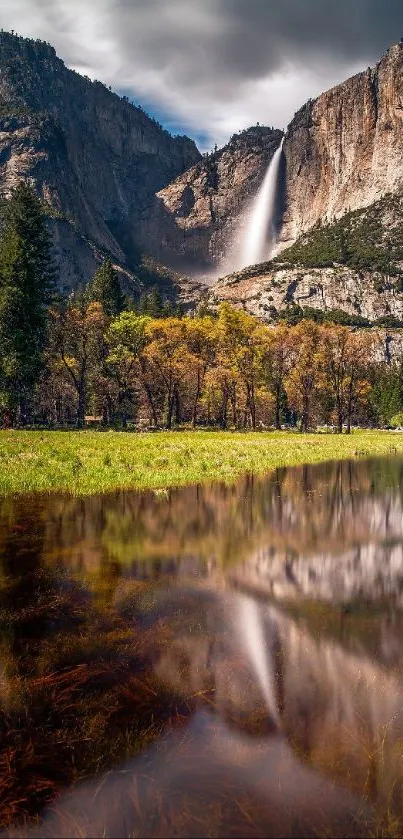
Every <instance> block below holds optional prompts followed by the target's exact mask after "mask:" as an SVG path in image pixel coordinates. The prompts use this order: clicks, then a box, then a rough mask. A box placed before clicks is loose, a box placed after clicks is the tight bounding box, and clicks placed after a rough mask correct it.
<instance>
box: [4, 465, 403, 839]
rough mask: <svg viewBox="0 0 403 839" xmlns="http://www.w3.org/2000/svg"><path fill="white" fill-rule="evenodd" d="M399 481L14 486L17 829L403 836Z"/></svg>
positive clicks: (287, 478) (10, 575) (390, 475)
mask: <svg viewBox="0 0 403 839" xmlns="http://www.w3.org/2000/svg"><path fill="white" fill-rule="evenodd" d="M402 478H403V461H402V460H399V459H397V458H394V459H384V460H375V461H373V462H358V463H339V464H338V463H336V464H330V465H329V464H326V465H322V466H317V467H309V468H304V469H288V470H285V469H284V470H279V471H278V472H276V473H274V474H273V475H271V476H269V477H267V478H266V479H257V478H253V477H252V476H247V477H245V478H244V479H243V480H242V481H240V482H239V483H238V484H237V485H235V486H232V487H226V486H224V485H212V486H208V487H205V488H200V487H191V488H186V489H181V490H174V491H170V492H169V493H167V494H163V495H158V494H153V493H144V494H136V493H127V492H125V493H116V494H114V495H110V496H106V497H94V498H88V499H72V498H67V497H61V496H54V497H46V498H45V497H40V498H38V497H37V498H19V499H14V500H9V499H8V500H6V501H3V502H2V504H1V505H0V552H1V557H2V563H1V566H0V610H1V611H0V621H1V636H0V654H1V659H0V660H1V666H0V709H1V710H0V725H1V732H2V741H1V746H0V818H1V823H2V825H3V827H4V828H5V829H6V830H7V833H8V832H10V831H11V832H14V833H15V832H17V833H18V832H19V833H21V835H25V834H26V833H27V831H29V833H30V834H31V832H32V835H38V836H40V835H47V836H51V835H55V833H63V835H66V836H67V835H71V836H93V835H94V836H95V835H100V834H103V833H104V834H105V835H107V836H114V835H117V836H120V835H125V836H130V835H137V834H140V835H144V836H168V835H169V836H187V835H192V836H205V835H211V836H243V835H244V836H248V835H253V836H268V835H271V836H281V835H293V836H309V835H311V833H312V832H313V831H315V832H316V833H317V834H319V835H323V833H324V832H326V831H327V832H328V833H330V834H331V835H341V836H342V835H361V836H367V835H373V832H374V830H375V831H377V830H381V829H382V830H386V831H389V832H390V831H391V830H392V828H393V830H395V831H396V835H399V830H400V817H401V816H402V814H403V802H402V795H403V768H402V767H403V762H402V758H403V728H402V727H403V710H402V709H403V681H402V643H401V637H402V628H403V609H402V606H403V600H402V595H403V587H402V586H403V561H402V560H403V526H402V522H403V516H402V513H403V480H402ZM105 773H106V774H105ZM91 779H94V780H91ZM66 788H67V790H70V791H65V790H66ZM100 790H102V794H101V795H100V792H99V791H100ZM52 802H53V803H52ZM50 805H51V806H50ZM49 806H50V809H49ZM44 808H45V809H44ZM385 813H388V818H389V823H388V824H386V825H385V824H384V823H383V821H382V819H383V818H384V815H385ZM374 822H375V824H374Z"/></svg>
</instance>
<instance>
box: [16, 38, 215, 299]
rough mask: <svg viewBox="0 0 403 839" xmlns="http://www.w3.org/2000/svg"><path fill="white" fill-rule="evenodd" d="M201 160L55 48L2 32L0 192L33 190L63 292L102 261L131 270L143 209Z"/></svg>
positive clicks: (189, 145) (191, 147)
mask: <svg viewBox="0 0 403 839" xmlns="http://www.w3.org/2000/svg"><path fill="white" fill-rule="evenodd" d="M200 157H201V156H200V153H199V152H198V150H197V148H196V146H195V144H194V142H193V141H192V140H189V139H188V138H187V137H172V136H171V135H170V134H169V133H168V132H166V131H164V130H163V129H162V128H161V127H160V126H159V125H158V124H157V123H156V122H155V121H154V120H152V119H151V118H150V117H148V116H147V114H145V113H144V111H142V109H141V108H138V107H135V106H134V105H132V104H130V103H129V102H128V101H126V100H124V99H122V98H120V97H119V96H117V95H115V94H114V93H112V92H111V91H109V90H108V89H107V88H106V87H105V86H104V85H102V84H101V83H99V82H91V81H90V79H88V78H85V77H83V76H81V75H79V74H78V73H75V72H73V71H72V70H69V69H67V68H66V66H65V65H64V64H63V62H62V61H61V60H60V59H59V58H58V57H57V56H56V53H55V50H54V49H53V48H52V47H51V46H49V45H48V44H46V43H43V42H41V41H31V40H26V39H24V38H19V37H17V36H14V35H10V34H8V33H5V32H2V33H0V192H1V195H2V196H3V197H7V196H8V195H9V193H10V190H11V189H12V188H13V187H14V186H15V184H16V183H17V182H18V181H19V180H20V179H21V178H24V179H30V180H32V181H33V182H34V183H35V184H36V187H37V190H38V192H39V194H40V195H41V197H42V198H43V200H44V202H45V204H46V207H47V208H48V211H49V216H50V217H51V222H50V223H51V226H52V231H53V236H54V242H55V251H56V255H57V258H58V263H59V267H60V270H61V285H62V286H64V287H66V288H68V287H71V286H72V285H77V284H78V283H80V282H82V281H83V280H87V279H88V277H89V275H90V274H91V270H93V268H94V267H95V264H96V259H97V258H99V257H100V256H101V255H102V254H103V253H108V254H109V255H111V256H112V258H114V260H116V262H118V263H120V264H121V265H122V266H128V265H130V263H131V262H132V261H133V260H132V259H131V257H132V256H133V253H134V252H135V249H136V245H137V242H136V235H135V234H136V229H137V228H138V224H139V218H140V217H141V214H142V212H144V208H145V207H146V206H147V205H148V204H149V203H150V201H152V199H153V196H154V195H155V193H156V192H157V191H158V190H159V189H161V187H163V186H165V185H166V184H167V183H169V182H170V181H172V180H173V179H174V178H175V177H176V176H177V175H179V174H180V173H181V172H183V171H184V170H186V169H188V168H189V167H190V166H192V164H194V163H196V162H197V161H198V160H199V159H200Z"/></svg>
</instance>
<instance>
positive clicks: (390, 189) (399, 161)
mask: <svg viewBox="0 0 403 839" xmlns="http://www.w3.org/2000/svg"><path fill="white" fill-rule="evenodd" d="M402 72H403V44H398V45H396V46H393V47H392V48H391V49H390V50H389V51H388V52H387V53H386V55H385V56H384V57H383V58H382V59H381V61H380V62H379V64H378V65H377V66H376V67H375V68H374V69H370V68H368V70H366V71H364V72H363V73H359V74H357V75H356V76H354V77H353V78H351V79H349V80H347V81H346V82H344V83H343V84H341V85H338V86H337V87H335V88H333V89H332V90H330V91H328V92H326V93H324V94H322V95H321V96H319V97H318V99H316V100H315V101H309V102H308V103H307V104H306V105H305V106H304V107H303V108H301V110H300V111H299V112H298V113H297V114H296V116H295V117H294V119H293V120H292V122H291V123H290V125H289V127H288V129H287V132H286V136H285V141H284V147H283V156H282V161H281V167H280V183H279V188H278V200H277V222H278V229H279V244H280V250H281V251H282V252H281V254H280V256H279V257H277V259H276V260H275V261H274V262H272V263H270V264H263V265H261V266H258V267H256V266H255V267H252V268H248V269H246V270H245V271H242V272H241V273H239V274H234V273H231V274H230V275H229V276H226V277H225V278H224V279H220V280H218V281H216V282H215V283H214V285H213V287H212V288H210V290H209V291H208V292H207V297H206V293H205V292H203V286H202V285H200V283H199V282H196V281H195V280H194V281H192V280H189V276H191V277H193V278H196V277H197V278H203V276H205V275H206V274H208V273H210V272H214V273H215V276H217V273H220V271H221V273H222V274H225V273H227V272H228V270H229V268H226V267H225V266H226V264H227V265H230V264H231V243H232V244H233V243H234V242H236V241H237V239H238V240H239V237H240V235H241V230H242V223H243V221H244V219H245V218H246V217H247V213H248V208H249V206H250V202H251V200H252V199H253V197H254V196H255V194H256V192H257V190H258V188H259V186H260V184H261V183H262V180H263V177H264V174H265V172H266V171H267V167H268V165H269V162H270V161H271V159H272V157H273V155H274V152H275V151H276V149H277V148H278V146H279V144H280V142H281V139H282V136H283V134H282V132H281V131H279V130H277V129H273V128H268V127H264V126H259V125H257V126H255V127H253V128H250V129H248V130H245V131H242V132H241V133H239V134H236V135H234V136H233V137H232V138H231V140H230V141H229V143H228V144H227V145H226V146H225V147H224V148H222V149H216V150H215V151H214V152H212V153H211V154H206V155H204V156H202V155H201V154H200V153H199V152H198V150H197V148H196V146H195V144H194V143H193V141H191V140H189V139H188V138H186V137H172V136H171V135H170V134H168V132H166V131H164V130H163V129H162V128H161V126H159V125H158V124H157V123H156V122H155V121H154V120H152V119H151V118H150V117H148V116H147V115H146V114H145V113H144V111H143V110H142V109H141V108H139V107H136V106H134V105H132V104H131V103H129V102H128V101H127V100H125V99H124V98H123V99H122V98H120V97H118V96H117V95H116V94H114V93H112V92H111V91H110V90H108V89H107V88H106V87H105V86H104V85H102V84H101V83H100V82H91V81H90V80H89V79H88V78H85V77H83V76H80V75H79V74H77V73H75V72H73V71H71V70H69V69H67V68H66V67H65V65H64V64H63V62H62V61H61V60H60V59H59V58H58V57H57V56H56V53H55V51H54V49H53V48H52V47H51V46H49V45H48V44H46V43H43V42H40V41H31V40H27V39H23V38H19V37H17V36H15V35H10V34H8V33H5V32H2V33H0V195H2V196H3V197H5V198H6V197H7V196H8V195H9V193H10V190H11V189H12V187H13V186H14V185H15V184H16V183H17V182H18V180H19V179H21V178H28V179H30V180H31V181H32V182H33V183H35V184H36V187H37V190H38V192H39V194H40V196H41V197H42V199H43V202H44V206H45V208H46V211H47V213H48V217H49V225H50V227H51V230H52V234H53V243H54V251H55V256H56V259H57V262H58V265H59V268H60V276H61V287H62V288H63V289H65V290H67V289H69V288H71V287H75V286H77V285H79V284H81V283H83V282H85V281H86V280H88V278H89V277H90V276H91V273H92V272H93V270H94V268H95V267H96V264H97V262H98V261H99V260H100V259H101V258H102V257H103V256H104V255H105V254H108V255H110V256H111V257H112V259H113V260H114V262H115V263H116V264H117V265H118V266H120V269H121V271H122V276H125V278H126V284H129V285H130V284H131V286H132V287H133V282H134V283H135V281H136V278H137V280H139V281H140V283H141V281H145V282H152V283H154V282H155V283H157V284H158V285H160V287H162V288H163V290H164V291H166V293H167V294H168V295H171V296H174V297H176V298H177V299H178V298H179V300H181V301H182V302H183V303H184V305H185V307H186V308H195V307H196V306H197V304H198V302H199V301H200V299H201V298H206V299H207V302H208V305H211V306H215V305H216V304H217V303H218V302H219V301H220V300H221V299H225V300H230V301H231V302H232V303H234V305H239V306H243V307H244V308H246V309H247V310H248V311H250V312H251V313H253V314H255V315H258V316H259V317H262V318H264V319H266V320H269V321H270V320H273V319H275V318H276V316H277V315H278V314H279V313H280V312H281V311H283V310H284V309H287V308H288V307H290V306H295V307H299V308H300V309H306V308H308V309H312V308H313V309H319V310H321V311H326V310H329V309H336V310H342V311H344V312H346V313H347V314H348V315H349V316H350V317H351V318H356V319H357V318H358V319H359V318H361V319H365V320H366V321H370V322H376V321H379V319H380V318H385V317H389V318H392V319H393V318H394V319H395V320H397V321H403V305H402V302H401V290H402V279H401V276H402V273H401V272H402V271H403V235H401V234H400V231H401V229H403V227H402V224H401V220H402V214H403V201H402V196H403V139H402V138H403V133H402V130H401V129H402V120H403V93H402V90H403V86H402ZM145 255H149V256H151V257H152V259H151V260H150V259H148V258H146V257H145ZM153 259H154V262H153ZM155 260H158V261H159V262H160V263H165V264H166V265H168V266H169V270H167V269H164V268H163V267H162V268H161V265H157V264H156V262H155ZM173 269H174V270H176V271H177V272H178V273H176V274H175V273H174V272H173ZM184 274H187V275H188V278H186V277H184V276H183V275H184ZM137 288H138V285H137Z"/></svg>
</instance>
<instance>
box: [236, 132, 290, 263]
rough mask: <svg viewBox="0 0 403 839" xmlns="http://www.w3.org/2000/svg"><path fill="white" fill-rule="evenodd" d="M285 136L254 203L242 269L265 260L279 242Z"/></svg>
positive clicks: (242, 258)
mask: <svg viewBox="0 0 403 839" xmlns="http://www.w3.org/2000/svg"><path fill="white" fill-rule="evenodd" d="M283 143H284V137H283V139H282V141H281V143H280V145H279V147H278V149H277V151H276V152H275V153H274V155H273V157H272V159H271V161H270V163H269V167H268V169H267V172H266V175H265V177H264V180H263V183H262V186H261V187H260V189H259V192H258V193H257V195H256V197H255V199H254V201H253V202H252V206H251V211H250V216H249V219H248V221H247V224H246V226H245V230H244V233H243V242H242V247H241V254H240V256H241V258H240V263H241V264H240V266H239V267H240V268H245V267H246V266H247V265H255V264H256V263H258V262H264V260H265V259H267V258H268V257H269V255H270V249H271V248H272V247H273V245H274V244H275V236H276V231H275V211H276V195H277V186H278V176H279V170H280V161H281V155H282V151H283Z"/></svg>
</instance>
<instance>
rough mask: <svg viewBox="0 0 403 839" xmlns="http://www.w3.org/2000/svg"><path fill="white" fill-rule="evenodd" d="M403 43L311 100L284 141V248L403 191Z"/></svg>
mask: <svg viewBox="0 0 403 839" xmlns="http://www.w3.org/2000/svg"><path fill="white" fill-rule="evenodd" d="M402 128H403V44H402V43H400V44H397V45H395V46H393V47H391V48H390V49H389V50H388V52H387V53H386V55H385V56H383V58H382V59H381V61H380V62H379V63H378V64H377V65H376V67H375V68H373V69H371V68H370V67H368V69H367V70H365V71H364V72H363V73H358V74H357V75H356V76H353V77H352V78H350V79H348V80H347V81H346V82H344V83H343V84H340V85H338V86H337V87H334V88H332V89H331V90H329V91H327V92H326V93H323V94H322V95H321V96H319V97H318V99H316V100H315V101H309V102H308V103H307V104H306V105H305V106H304V107H303V108H301V110H300V111H298V113H297V114H296V115H295V117H294V119H293V120H292V122H291V123H290V125H289V127H288V129H287V134H286V139H285V143H284V180H285V199H286V211H285V214H284V225H283V230H282V233H281V240H282V242H283V243H287V242H293V241H295V239H296V238H297V237H298V236H299V235H300V234H301V233H304V232H305V231H307V230H309V229H310V228H312V227H313V225H314V224H315V223H316V222H317V221H318V220H319V219H321V220H322V221H330V220H332V219H333V218H334V217H336V218H337V217H340V216H342V215H343V214H344V213H346V212H348V211H349V210H356V209H359V208H362V207H366V206H369V205H371V204H372V203H373V202H374V201H377V200H378V199H380V198H381V197H382V196H384V195H386V194H387V193H390V192H392V193H398V192H401V190H402V186H403V133H402Z"/></svg>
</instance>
